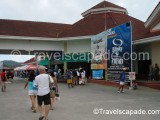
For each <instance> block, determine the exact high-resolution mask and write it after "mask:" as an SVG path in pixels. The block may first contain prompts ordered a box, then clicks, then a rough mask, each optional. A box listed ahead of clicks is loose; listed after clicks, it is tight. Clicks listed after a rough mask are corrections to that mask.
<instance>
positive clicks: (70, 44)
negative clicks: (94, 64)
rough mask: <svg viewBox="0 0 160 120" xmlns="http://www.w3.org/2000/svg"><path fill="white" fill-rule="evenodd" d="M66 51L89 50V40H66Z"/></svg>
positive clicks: (82, 51)
mask: <svg viewBox="0 0 160 120" xmlns="http://www.w3.org/2000/svg"><path fill="white" fill-rule="evenodd" d="M67 52H69V53H78V52H81V53H84V52H91V40H90V39H84V40H72V41H67Z"/></svg>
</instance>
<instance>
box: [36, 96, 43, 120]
mask: <svg viewBox="0 0 160 120" xmlns="http://www.w3.org/2000/svg"><path fill="white" fill-rule="evenodd" d="M37 100H38V111H39V114H40V118H39V120H42V119H43V113H42V101H43V96H37Z"/></svg>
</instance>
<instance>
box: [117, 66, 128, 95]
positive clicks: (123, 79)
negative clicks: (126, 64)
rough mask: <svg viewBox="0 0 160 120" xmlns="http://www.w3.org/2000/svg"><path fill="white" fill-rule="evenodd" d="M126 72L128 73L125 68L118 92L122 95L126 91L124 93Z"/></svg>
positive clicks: (121, 75)
mask: <svg viewBox="0 0 160 120" xmlns="http://www.w3.org/2000/svg"><path fill="white" fill-rule="evenodd" d="M125 71H126V68H123V71H122V72H121V74H120V86H119V89H118V91H117V92H119V93H120V92H121V93H123V92H124V91H123V88H124V84H125V76H126V74H125Z"/></svg>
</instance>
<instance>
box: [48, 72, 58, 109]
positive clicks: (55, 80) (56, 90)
mask: <svg viewBox="0 0 160 120" xmlns="http://www.w3.org/2000/svg"><path fill="white" fill-rule="evenodd" d="M49 74H50V76H51V77H52V79H53V81H54V84H52V86H51V89H52V90H53V91H54V95H53V96H52V97H51V104H50V110H54V99H55V95H56V94H57V93H58V91H59V90H58V83H57V78H56V76H55V74H54V72H50V73H49Z"/></svg>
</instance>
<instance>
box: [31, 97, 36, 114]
mask: <svg viewBox="0 0 160 120" xmlns="http://www.w3.org/2000/svg"><path fill="white" fill-rule="evenodd" d="M30 98H31V102H32V108H33V109H32V110H33V112H36V105H35V104H36V103H35V96H34V95H30Z"/></svg>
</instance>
